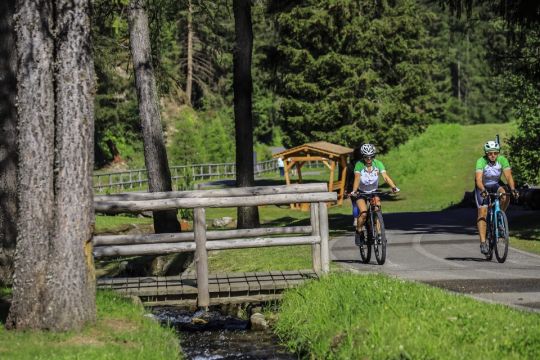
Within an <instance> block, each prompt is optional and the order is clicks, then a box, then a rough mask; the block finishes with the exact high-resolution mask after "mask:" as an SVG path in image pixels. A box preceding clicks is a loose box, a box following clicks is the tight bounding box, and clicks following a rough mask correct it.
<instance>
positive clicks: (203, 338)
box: [153, 308, 297, 360]
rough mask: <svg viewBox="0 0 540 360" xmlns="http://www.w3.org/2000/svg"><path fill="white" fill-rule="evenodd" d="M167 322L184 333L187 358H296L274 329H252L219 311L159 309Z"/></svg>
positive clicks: (194, 359) (203, 359) (197, 359)
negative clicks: (279, 342) (282, 343)
mask: <svg viewBox="0 0 540 360" xmlns="http://www.w3.org/2000/svg"><path fill="white" fill-rule="evenodd" d="M153 313H154V315H155V316H156V317H157V318H158V319H159V321H160V322H161V323H163V324H170V325H171V326H173V327H174V328H175V329H176V331H177V332H178V334H179V336H180V343H181V345H182V350H183V352H184V355H185V357H186V358H187V359H193V360H214V359H225V360H229V359H245V360H248V359H249V360H252V359H278V360H289V359H296V358H297V357H296V356H294V354H291V353H289V352H288V351H287V350H286V349H285V348H284V347H282V346H280V345H279V344H278V340H277V338H276V337H275V335H273V334H272V332H271V331H270V330H265V331H251V330H249V326H250V324H249V321H248V320H242V319H238V318H235V317H233V316H230V315H223V314H221V313H220V312H217V311H209V312H203V311H197V312H195V313H193V312H190V311H187V310H181V309H178V308H155V309H154V310H153Z"/></svg>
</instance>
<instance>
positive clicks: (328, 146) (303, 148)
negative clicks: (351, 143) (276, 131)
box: [272, 141, 353, 159]
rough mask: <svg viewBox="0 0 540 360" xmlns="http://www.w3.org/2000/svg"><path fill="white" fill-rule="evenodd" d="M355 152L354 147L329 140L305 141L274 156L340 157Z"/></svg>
mask: <svg viewBox="0 0 540 360" xmlns="http://www.w3.org/2000/svg"><path fill="white" fill-rule="evenodd" d="M352 152H353V149H351V148H348V147H345V146H341V145H337V144H332V143H329V142H327V141H317V142H311V143H305V144H303V145H299V146H295V147H293V148H290V149H286V150H283V151H280V152H278V153H275V154H274V155H272V156H273V157H274V158H279V157H282V158H284V159H286V158H289V157H294V156H306V155H318V156H328V157H340V156H345V155H349V154H351V153H352Z"/></svg>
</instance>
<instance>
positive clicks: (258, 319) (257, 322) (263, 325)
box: [249, 313, 268, 331]
mask: <svg viewBox="0 0 540 360" xmlns="http://www.w3.org/2000/svg"><path fill="white" fill-rule="evenodd" d="M249 321H250V323H251V330H254V331H262V330H266V329H267V328H268V323H267V322H266V319H265V318H264V315H263V314H261V313H254V314H253V315H251V317H250V319H249Z"/></svg>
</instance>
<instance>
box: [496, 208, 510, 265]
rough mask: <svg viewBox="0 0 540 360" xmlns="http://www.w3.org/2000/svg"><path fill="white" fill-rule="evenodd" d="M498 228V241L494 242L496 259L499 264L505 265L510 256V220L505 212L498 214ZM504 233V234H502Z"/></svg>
mask: <svg viewBox="0 0 540 360" xmlns="http://www.w3.org/2000/svg"><path fill="white" fill-rule="evenodd" d="M496 223H497V226H498V227H499V233H498V235H499V236H497V239H495V241H494V244H495V246H494V248H495V258H496V259H497V261H498V262H500V263H503V262H505V261H506V256H507V255H508V240H509V239H508V219H507V218H506V214H505V213H504V211H499V212H497V221H496ZM501 232H502V234H501Z"/></svg>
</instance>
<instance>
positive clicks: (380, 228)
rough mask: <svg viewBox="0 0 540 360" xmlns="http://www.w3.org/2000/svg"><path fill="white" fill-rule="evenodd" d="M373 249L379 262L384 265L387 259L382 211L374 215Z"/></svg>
mask: <svg viewBox="0 0 540 360" xmlns="http://www.w3.org/2000/svg"><path fill="white" fill-rule="evenodd" d="M373 222H374V224H373V251H374V253H375V259H377V264H379V265H382V264H384V262H385V261H386V234H385V231H384V221H383V216H382V213H381V212H380V211H377V212H376V213H375V216H374V217H373Z"/></svg>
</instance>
